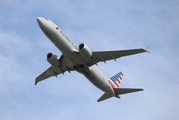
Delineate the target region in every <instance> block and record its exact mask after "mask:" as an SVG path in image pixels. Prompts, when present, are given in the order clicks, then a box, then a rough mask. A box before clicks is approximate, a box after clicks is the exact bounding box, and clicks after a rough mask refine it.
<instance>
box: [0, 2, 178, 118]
mask: <svg viewBox="0 0 179 120" xmlns="http://www.w3.org/2000/svg"><path fill="white" fill-rule="evenodd" d="M0 3H1V4H0V119H1V120H10V119H13V120H24V119H25V120H39V119H44V120H49V119H65V120H72V119H73V120H81V119H82V120H86V119H98V120H109V119H123V120H124V119H125V120H133V119H136V120H144V119H145V120H151V119H152V120H159V119H162V120H168V119H172V120H178V118H179V114H178V111H179V104H178V101H179V93H178V91H179V80H178V78H179V62H178V61H179V54H178V51H179V44H178V38H179V22H178V21H179V9H178V8H179V1H178V0H170V1H168V0H150V1H146V0H126V1H122V0H111V1H107V0H104V1H101V0H90V1H84V0H81V1H80V0H76V1H72V0H51V1H50V0H44V2H43V3H42V2H40V1H39V2H38V1H23V0H15V1H13V2H12V1H10V0H6V1H1V2H0ZM38 16H40V17H46V18H49V19H50V20H52V21H53V22H55V23H56V24H57V25H58V26H59V27H60V28H61V29H62V30H63V31H64V32H65V33H66V35H67V36H68V37H69V38H70V39H71V40H72V41H73V42H74V43H75V44H76V45H79V44H80V43H82V42H84V43H86V44H87V45H88V46H89V48H90V49H91V50H92V51H95V50H97V51H99V50H116V49H129V48H141V47H146V46H147V45H149V44H151V47H150V49H149V51H150V52H151V53H150V54H149V53H143V54H139V55H134V56H129V57H124V58H120V59H118V60H117V62H115V61H108V62H107V64H104V63H99V64H98V67H99V69H100V70H101V71H102V72H103V73H104V74H105V75H106V76H107V77H111V76H113V75H114V74H116V73H117V72H119V71H122V72H123V73H124V78H123V82H122V84H121V87H134V88H135V87H139V88H143V89H144V91H143V92H139V93H135V94H134V93H133V94H126V95H122V96H121V99H115V98H112V99H109V100H106V101H104V102H101V103H98V102H97V99H98V98H99V97H100V96H101V95H102V94H103V92H102V91H100V90H98V89H97V88H96V87H94V86H93V85H92V84H91V83H90V82H89V81H88V80H87V79H86V78H85V77H84V76H82V75H80V74H79V73H77V72H72V73H71V74H69V73H66V74H65V76H63V75H59V76H58V79H57V78H55V77H52V78H50V79H48V80H46V81H43V82H40V83H39V84H38V85H37V86H34V82H35V78H36V76H38V75H39V74H40V73H41V72H43V71H44V70H45V69H47V68H48V67H49V66H50V64H48V62H47V61H46V60H45V57H46V54H47V53H48V52H53V53H55V54H57V55H58V57H60V55H61V52H60V51H59V50H58V49H57V48H56V47H55V46H54V45H53V44H52V43H51V42H50V41H49V40H48V39H47V38H46V37H45V35H44V34H43V33H42V31H41V30H40V28H39V26H38V24H37V21H36V17H38Z"/></svg>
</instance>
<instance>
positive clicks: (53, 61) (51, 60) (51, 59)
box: [46, 53, 60, 67]
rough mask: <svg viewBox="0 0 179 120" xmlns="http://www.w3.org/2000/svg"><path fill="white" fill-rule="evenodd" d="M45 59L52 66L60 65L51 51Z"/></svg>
mask: <svg viewBox="0 0 179 120" xmlns="http://www.w3.org/2000/svg"><path fill="white" fill-rule="evenodd" d="M46 60H47V61H48V62H49V63H50V64H51V65H52V66H54V67H58V66H59V65H60V62H59V61H58V58H57V56H56V55H54V54H52V53H48V54H47V58H46Z"/></svg>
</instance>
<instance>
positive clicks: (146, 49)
mask: <svg viewBox="0 0 179 120" xmlns="http://www.w3.org/2000/svg"><path fill="white" fill-rule="evenodd" d="M150 46H151V45H148V46H147V47H146V48H144V50H145V51H146V52H148V53H150V52H149V51H148V49H149V47H150Z"/></svg>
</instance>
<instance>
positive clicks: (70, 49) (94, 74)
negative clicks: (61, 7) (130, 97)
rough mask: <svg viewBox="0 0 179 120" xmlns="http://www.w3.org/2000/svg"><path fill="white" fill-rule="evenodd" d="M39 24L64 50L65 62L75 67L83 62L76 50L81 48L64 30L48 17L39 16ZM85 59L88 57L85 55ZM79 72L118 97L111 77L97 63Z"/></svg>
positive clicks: (98, 86)
mask: <svg viewBox="0 0 179 120" xmlns="http://www.w3.org/2000/svg"><path fill="white" fill-rule="evenodd" d="M37 21H38V24H39V26H40V28H41V30H42V31H43V32H44V34H45V35H46V36H47V37H48V38H49V39H50V40H51V42H52V43H53V44H54V45H55V46H56V47H57V48H58V49H59V50H60V51H61V52H62V54H63V57H65V60H66V61H65V64H66V66H69V67H74V66H77V67H78V65H80V64H83V59H81V57H79V55H78V54H74V53H75V52H79V48H78V47H76V46H75V44H74V43H73V42H72V41H71V40H70V39H69V38H68V37H67V36H66V35H65V34H64V32H63V31H62V30H61V29H60V28H59V27H58V26H57V25H56V24H54V23H53V22H52V21H50V20H48V19H46V18H41V17H38V18H37ZM84 59H88V58H86V57H84ZM76 71H78V72H79V73H82V74H83V75H84V76H85V77H86V78H87V79H88V80H89V81H90V82H91V83H92V84H94V85H95V86H96V87H97V88H99V89H100V90H102V91H104V92H105V93H108V94H109V95H111V96H115V97H117V95H116V93H115V91H114V89H113V86H112V85H111V84H110V82H109V79H108V78H107V77H106V76H105V75H104V74H103V73H102V72H101V71H100V70H99V69H98V68H97V66H96V65H92V66H87V65H84V67H83V68H79V69H78V70H76Z"/></svg>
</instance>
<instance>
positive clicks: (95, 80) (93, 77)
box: [83, 65, 109, 92]
mask: <svg viewBox="0 0 179 120" xmlns="http://www.w3.org/2000/svg"><path fill="white" fill-rule="evenodd" d="M89 69H90V71H89V72H88V73H83V75H84V76H85V77H86V78H87V79H88V80H89V81H90V82H91V83H92V84H93V85H95V86H96V87H97V88H99V89H100V90H102V91H104V92H107V91H108V88H109V85H108V84H107V81H106V77H105V76H104V75H103V74H102V73H101V72H100V71H99V70H98V69H97V67H96V66H95V65H93V66H91V67H89Z"/></svg>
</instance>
